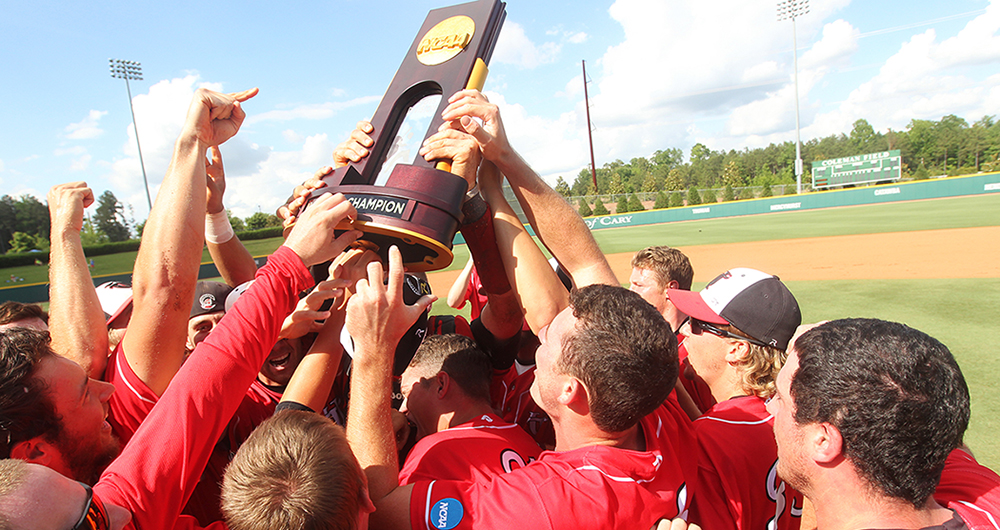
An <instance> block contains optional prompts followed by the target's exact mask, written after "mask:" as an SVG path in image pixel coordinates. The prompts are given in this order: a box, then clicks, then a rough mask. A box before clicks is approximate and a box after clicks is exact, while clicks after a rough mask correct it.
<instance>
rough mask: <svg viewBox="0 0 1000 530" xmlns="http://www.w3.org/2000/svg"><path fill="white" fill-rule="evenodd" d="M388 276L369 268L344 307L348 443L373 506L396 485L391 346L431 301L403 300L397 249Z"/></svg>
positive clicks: (425, 298) (376, 267)
mask: <svg viewBox="0 0 1000 530" xmlns="http://www.w3.org/2000/svg"><path fill="white" fill-rule="evenodd" d="M388 276H389V282H388V285H384V284H383V283H382V278H383V270H382V265H381V264H380V263H378V262H374V263H371V264H369V265H368V278H367V279H363V280H360V281H358V283H357V286H356V292H355V293H354V296H352V297H351V298H350V300H349V301H348V303H347V324H346V325H347V331H349V332H350V334H351V337H353V338H354V344H355V348H354V361H353V366H352V368H351V406H350V407H349V408H348V412H347V440H348V442H350V444H351V449H352V450H353V451H354V454H355V456H357V457H358V463H360V464H361V467H362V468H363V469H364V470H365V474H366V475H367V476H368V489H369V492H370V493H371V498H372V500H373V501H375V505H376V507H379V500H380V499H382V498H383V497H385V496H386V495H387V494H389V493H390V492H392V491H393V490H394V489H395V488H396V486H397V485H398V484H399V462H398V460H397V453H396V439H395V434H394V432H393V428H392V419H391V417H390V415H389V409H390V407H391V396H392V363H393V356H394V354H395V351H396V345H397V344H398V343H399V339H400V338H402V336H403V334H404V333H405V332H406V330H407V329H409V327H410V326H412V325H413V323H414V322H416V321H417V318H418V317H419V316H420V314H421V313H423V312H424V310H425V309H427V308H428V307H429V306H430V305H431V304H432V303H433V302H434V300H436V297H435V296H434V295H424V296H422V297H421V298H420V299H419V300H417V303H415V304H414V305H410V306H408V305H406V304H405V303H404V302H403V259H402V256H401V255H400V253H399V249H398V248H396V247H391V248H390V249H389V275H388Z"/></svg>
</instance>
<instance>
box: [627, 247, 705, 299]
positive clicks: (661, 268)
mask: <svg viewBox="0 0 1000 530" xmlns="http://www.w3.org/2000/svg"><path fill="white" fill-rule="evenodd" d="M632 268H633V269H647V270H651V271H653V272H654V273H655V274H656V281H657V283H658V284H659V286H660V287H661V288H663V287H666V286H667V284H668V283H670V281H671V280H673V281H676V282H677V288H678V289H684V290H685V291H690V290H691V282H692V281H693V280H694V269H693V268H692V267H691V261H690V260H689V259H688V257H687V256H685V255H684V253H683V252H681V251H680V250H677V249H676V248H670V247H668V246H665V245H664V246H659V247H646V248H644V249H642V250H640V251H638V252H636V253H635V256H632Z"/></svg>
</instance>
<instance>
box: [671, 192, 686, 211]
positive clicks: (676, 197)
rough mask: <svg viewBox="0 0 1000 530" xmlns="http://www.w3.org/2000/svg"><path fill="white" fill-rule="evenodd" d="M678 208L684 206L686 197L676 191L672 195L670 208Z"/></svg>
mask: <svg viewBox="0 0 1000 530" xmlns="http://www.w3.org/2000/svg"><path fill="white" fill-rule="evenodd" d="M678 206H684V196H683V195H681V192H679V191H675V192H673V193H671V194H670V207H671V208H677V207H678Z"/></svg>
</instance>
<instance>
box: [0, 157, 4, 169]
mask: <svg viewBox="0 0 1000 530" xmlns="http://www.w3.org/2000/svg"><path fill="white" fill-rule="evenodd" d="M3 170H4V165H3V159H0V171H3Z"/></svg>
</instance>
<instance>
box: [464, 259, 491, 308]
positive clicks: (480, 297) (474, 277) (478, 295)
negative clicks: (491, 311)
mask: <svg viewBox="0 0 1000 530" xmlns="http://www.w3.org/2000/svg"><path fill="white" fill-rule="evenodd" d="M488 300H489V298H487V296H486V293H485V292H484V291H483V281H482V280H480V279H479V271H477V270H476V267H475V265H473V267H472V273H471V274H470V275H469V283H468V284H466V286H465V297H464V298H463V299H462V305H460V306H459V307H458V308H459V309H462V308H463V307H465V302H466V301H468V302H469V303H470V304H471V306H470V307H469V320H475V319H477V318H479V315H480V314H482V312H483V308H484V307H486V302H487V301H488Z"/></svg>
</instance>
